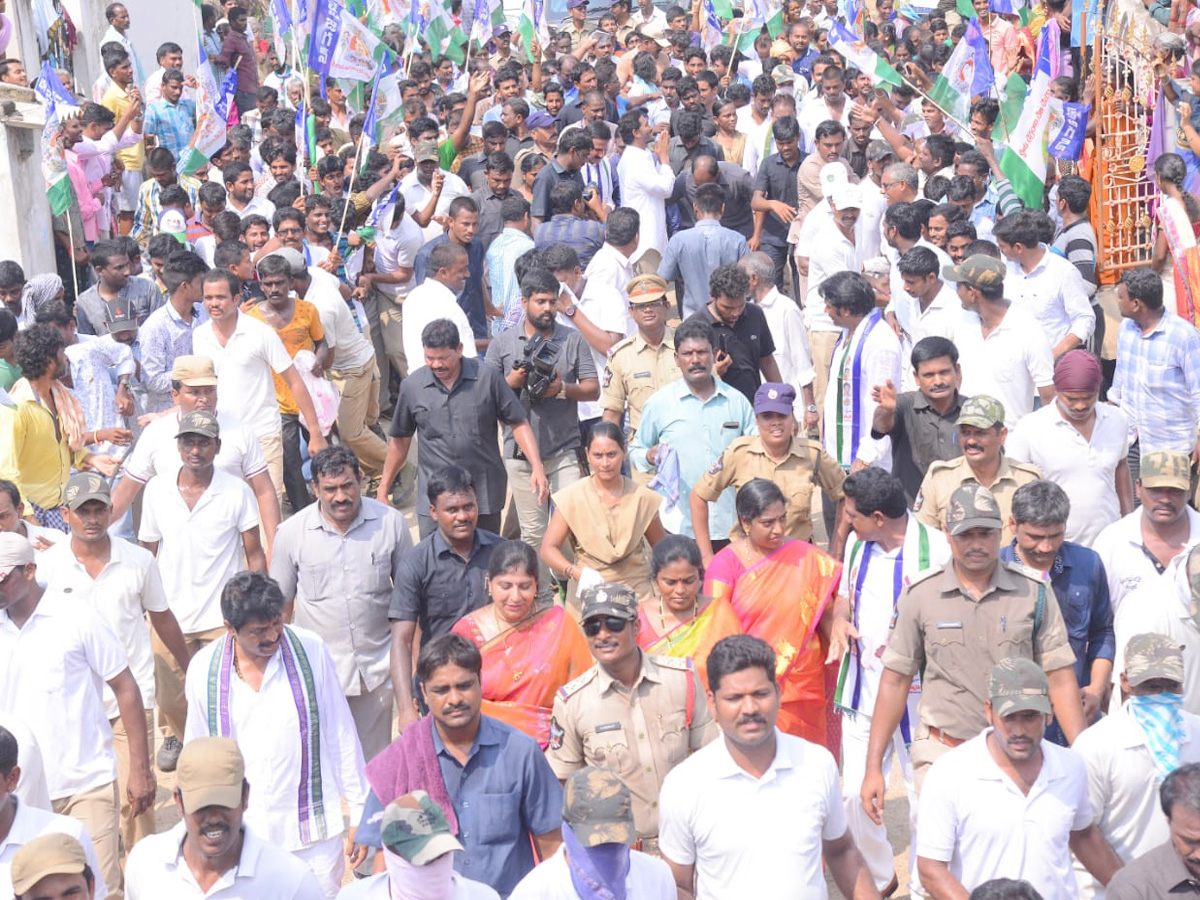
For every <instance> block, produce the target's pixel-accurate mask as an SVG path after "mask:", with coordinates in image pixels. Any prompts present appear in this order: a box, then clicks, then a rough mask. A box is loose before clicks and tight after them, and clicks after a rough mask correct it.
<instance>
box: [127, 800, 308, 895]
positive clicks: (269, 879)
mask: <svg viewBox="0 0 1200 900" xmlns="http://www.w3.org/2000/svg"><path fill="white" fill-rule="evenodd" d="M251 793H253V788H251ZM243 828H245V826H244V825H243ZM186 836H187V827H186V826H185V825H184V823H183V822H178V823H176V825H175V827H174V828H172V829H171V830H170V831H165V832H163V833H161V834H152V835H149V836H147V837H144V838H142V839H141V840H140V841H138V842H137V844H136V845H135V846H134V848H133V850H131V851H130V852H129V859H128V861H127V862H126V863H125V897H126V898H127V900H160V898H166V897H170V898H172V900H192V898H195V900H201V898H203V900H249V898H251V897H253V898H254V900H324V898H325V894H324V892H323V891H322V890H321V887H320V885H318V884H317V879H316V876H315V875H313V873H312V870H311V869H309V868H308V866H306V865H305V864H304V863H302V862H301V861H300V860H298V859H297V858H296V857H295V856H293V855H292V854H290V853H288V852H287V851H286V850H281V849H279V848H278V847H275V846H273V845H271V844H269V843H267V842H266V841H263V840H260V839H259V838H258V837H257V836H256V835H255V834H254V832H253V831H251V830H250V829H249V828H245V839H244V840H243V841H242V855H241V858H240V859H239V860H238V864H237V865H236V866H234V867H233V868H232V869H230V870H229V871H228V872H225V873H223V874H222V875H221V877H220V878H219V879H218V880H217V883H216V884H214V885H213V886H212V887H211V888H209V890H208V892H207V893H205V892H204V891H203V890H201V889H200V885H198V884H197V883H196V877H195V876H194V875H193V874H192V870H191V869H190V868H188V864H187V862H186V861H185V860H184V858H183V840H184V838H185V837H186Z"/></svg>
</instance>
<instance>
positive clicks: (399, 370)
mask: <svg viewBox="0 0 1200 900" xmlns="http://www.w3.org/2000/svg"><path fill="white" fill-rule="evenodd" d="M379 336H380V337H381V338H382V339H383V357H382V358H383V359H386V360H387V361H388V363H389V364H390V365H391V367H392V369H394V370H395V372H396V374H397V375H399V376H400V377H401V378H407V377H408V358H407V357H406V356H405V355H404V304H403V302H402V301H399V300H394V299H392V298H391V297H389V296H387V295H386V294H384V293H382V292H380V293H379ZM380 359H381V357H380V356H379V351H378V350H376V351H375V361H376V362H378V361H379V360H380ZM413 362H414V363H415V365H414V368H417V369H419V368H420V367H421V366H422V365H424V361H423V360H419V359H417V360H413ZM386 374H387V373H386V372H384V370H383V366H380V367H379V377H380V378H383V377H384V375H386Z"/></svg>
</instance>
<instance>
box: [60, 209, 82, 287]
mask: <svg viewBox="0 0 1200 900" xmlns="http://www.w3.org/2000/svg"><path fill="white" fill-rule="evenodd" d="M72 193H73V192H72ZM75 205H76V206H78V205H79V198H78V197H76V198H75ZM63 217H64V218H65V219H66V220H67V240H68V241H70V242H71V283H72V284H73V285H74V287H75V302H76V303H78V302H79V263H77V262H76V261H75V229H74V228H72V227H71V209H70V207H68V208H67V209H66V210H65V211H64V212H63Z"/></svg>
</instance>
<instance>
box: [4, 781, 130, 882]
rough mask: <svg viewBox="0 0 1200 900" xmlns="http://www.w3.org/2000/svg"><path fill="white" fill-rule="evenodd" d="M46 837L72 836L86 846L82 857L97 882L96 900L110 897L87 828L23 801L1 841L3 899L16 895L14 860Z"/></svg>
mask: <svg viewBox="0 0 1200 900" xmlns="http://www.w3.org/2000/svg"><path fill="white" fill-rule="evenodd" d="M44 834H69V835H70V836H71V837H73V838H75V840H77V841H79V843H80V845H81V846H82V847H83V855H84V856H85V857H86V858H87V862H88V866H90V867H91V870H92V875H93V876H94V877H95V879H96V893H95V895H94V898H93V900H104V898H105V897H107V896H108V887H107V886H106V885H105V884H104V876H103V875H102V874H101V869H100V861H99V860H98V859H97V858H96V848H95V846H94V845H93V844H92V838H91V836H90V835H89V834H88V830H87V826H86V825H84V824H83V823H82V822H81V821H79V820H78V819H76V818H75V817H73V816H60V815H57V814H55V813H52V812H48V811H46V810H44V809H36V808H35V807H32V806H30V805H29V804H27V803H25V802H24V801H18V802H17V812H16V814H15V815H14V816H13V822H12V827H11V828H9V830H8V837H6V838H4V839H3V840H0V897H4V898H6V900H7V898H9V897H12V895H13V887H12V858H13V857H14V856H15V855H16V853H17V851H18V850H20V849H21V848H22V847H24V846H25V845H26V844H28V843H29V842H30V841H32V840H34V839H35V838H39V837H41V836H42V835H44Z"/></svg>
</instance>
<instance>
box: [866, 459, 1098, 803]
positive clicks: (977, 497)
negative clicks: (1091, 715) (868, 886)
mask: <svg viewBox="0 0 1200 900" xmlns="http://www.w3.org/2000/svg"><path fill="white" fill-rule="evenodd" d="M946 523H947V528H946V536H947V538H948V539H949V542H950V554H951V560H950V562H949V563H948V564H947V565H945V566H942V567H941V568H935V569H930V570H928V571H927V572H926V573H923V574H922V575H921V576H919V577H918V578H915V579H914V580H913V581H912V582H911V583H910V584H909V586H908V587H907V588H905V590H904V592H903V593H902V594H901V595H900V599H899V601H898V602H897V604H896V611H895V613H893V615H892V625H891V636H890V638H889V639H888V645H887V649H886V650H885V651H884V653H883V658H882V662H883V674H882V676H881V678H880V682H879V692H878V695H877V698H876V701H875V712H874V714H873V715H872V718H871V735H870V739H869V742H868V745H867V765H866V776H865V777H864V779H863V786H862V792H861V796H862V802H863V808H864V810H865V811H866V813H867V814H868V815H869V816H870V817H871V818H872V819H873V820H874V821H876V822H882V820H883V797H884V792H885V790H886V785H885V783H884V778H883V771H882V761H883V752H884V748H885V747H886V746H887V744H888V743H889V742H890V741H891V739H892V735H893V734H894V732H895V730H896V728H897V727H899V725H900V720H901V717H902V716H903V715H904V712H905V709H906V705H907V702H908V695H909V691H910V689H911V687H912V685H913V683H914V679H915V678H916V677H917V676H918V674H919V675H920V679H921V681H920V685H921V701H920V704H919V706H918V708H917V712H918V718H919V720H920V721H919V723H918V724H917V727H916V729H915V734H914V735H913V743H912V748H911V755H912V763H913V778H914V782H915V784H916V790H917V791H918V792H919V791H920V789H921V784H922V782H923V780H924V777H925V773H926V772H928V771H929V767H930V766H931V765H932V764H933V762H934V760H936V759H937V758H938V757H939V756H941V755H942V754H943V753H945V752H946V751H948V750H950V749H951V748H953V747H957V746H959V745H960V744H962V743H963V742H964V741H967V740H970V739H971V738H973V737H975V736H976V735H977V734H979V733H981V732H982V731H983V730H984V728H986V727H987V718H986V716H985V714H984V703H985V702H986V701H987V699H988V681H989V678H990V676H991V671H992V668H993V667H994V666H995V665H996V664H997V663H999V662H1000V661H1001V660H1003V659H1008V658H1009V657H1013V656H1019V657H1023V658H1026V659H1032V660H1033V661H1034V662H1036V663H1037V664H1038V665H1040V666H1041V667H1042V669H1043V670H1044V671H1045V672H1046V677H1047V678H1048V679H1049V682H1050V700H1051V703H1052V705H1053V708H1054V714H1055V716H1057V717H1058V721H1059V723H1060V724H1061V725H1062V730H1063V733H1064V734H1065V735H1066V737H1067V740H1068V741H1074V740H1075V737H1076V735H1078V734H1079V733H1080V732H1081V731H1082V730H1083V728H1084V720H1083V704H1082V702H1081V700H1080V697H1079V684H1078V682H1076V680H1075V669H1074V666H1075V653H1074V651H1072V650H1071V645H1070V643H1069V642H1068V640H1067V629H1066V626H1065V625H1064V624H1063V617H1062V612H1061V610H1060V609H1059V606H1058V601H1057V600H1056V599H1055V597H1054V591H1052V590H1051V589H1050V587H1049V585H1048V584H1047V583H1046V581H1045V580H1044V578H1043V577H1042V576H1041V574H1040V573H1038V572H1035V571H1033V570H1032V569H1028V568H1026V567H1024V566H1022V565H1019V564H1017V563H1005V562H1001V561H1000V560H999V554H1000V526H1001V518H1000V508H999V505H998V504H997V502H996V499H995V498H994V497H993V496H992V495H991V493H990V492H989V491H988V489H987V488H985V487H981V486H980V485H978V484H975V483H974V482H970V483H967V484H964V485H962V486H961V487H959V488H958V489H957V490H955V491H954V493H953V494H952V495H951V496H950V502H949V504H948V505H947V508H946Z"/></svg>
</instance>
